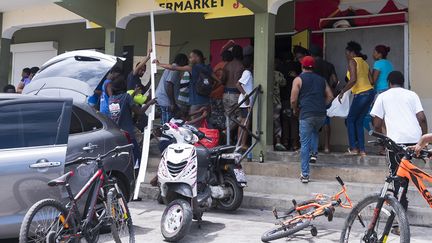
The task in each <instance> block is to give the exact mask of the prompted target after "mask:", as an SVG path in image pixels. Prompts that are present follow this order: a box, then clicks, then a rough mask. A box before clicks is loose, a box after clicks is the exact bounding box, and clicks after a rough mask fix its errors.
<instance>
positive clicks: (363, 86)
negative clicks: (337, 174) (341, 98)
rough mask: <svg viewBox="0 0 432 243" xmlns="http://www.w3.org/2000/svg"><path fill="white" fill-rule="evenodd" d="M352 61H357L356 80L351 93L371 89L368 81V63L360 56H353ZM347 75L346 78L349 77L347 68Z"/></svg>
mask: <svg viewBox="0 0 432 243" xmlns="http://www.w3.org/2000/svg"><path fill="white" fill-rule="evenodd" d="M354 61H355V62H356V63H357V81H356V83H355V85H354V86H353V87H352V90H351V91H352V93H353V94H360V93H363V92H365V91H368V90H371V89H373V86H372V84H371V83H370V81H369V64H368V63H367V62H366V61H365V60H363V58H361V57H354ZM347 77H348V79H350V78H351V75H350V72H349V70H348V72H347Z"/></svg>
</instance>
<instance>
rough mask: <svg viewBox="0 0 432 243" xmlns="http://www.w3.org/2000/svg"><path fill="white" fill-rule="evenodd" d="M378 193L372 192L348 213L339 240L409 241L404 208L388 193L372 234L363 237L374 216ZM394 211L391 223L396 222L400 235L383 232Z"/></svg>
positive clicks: (403, 242)
mask: <svg viewBox="0 0 432 243" xmlns="http://www.w3.org/2000/svg"><path fill="white" fill-rule="evenodd" d="M379 197H380V195H379V194H372V195H369V196H367V197H366V198H365V199H363V200H362V201H360V202H359V203H358V204H357V205H356V206H355V207H354V208H353V209H352V211H351V213H350V214H349V215H348V217H347V219H346V221H345V225H344V228H343V230H342V234H341V238H340V242H341V243H346V242H383V241H384V242H400V243H409V242H410V230H409V223H408V219H407V217H406V213H405V210H404V209H403V207H402V205H401V204H400V203H399V201H398V200H397V199H396V198H394V197H393V196H390V195H388V196H387V197H386V200H385V203H384V205H383V207H382V208H381V211H380V212H379V215H378V220H377V223H376V225H375V228H374V230H373V234H372V235H371V236H370V237H368V239H365V237H366V236H365V235H366V232H367V230H368V226H369V224H370V222H371V220H372V218H373V216H374V210H375V208H376V205H377V203H378V200H379ZM392 212H393V213H394V220H393V224H397V225H398V226H399V230H400V236H398V235H395V234H392V233H390V234H388V235H383V234H384V228H385V226H386V223H387V222H388V220H389V217H391V215H392Z"/></svg>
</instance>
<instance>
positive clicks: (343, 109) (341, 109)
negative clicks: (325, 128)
mask: <svg viewBox="0 0 432 243" xmlns="http://www.w3.org/2000/svg"><path fill="white" fill-rule="evenodd" d="M350 106H351V91H347V92H345V94H344V96H343V97H342V99H341V101H340V102H339V100H338V99H334V100H333V102H332V104H331V106H330V108H328V109H327V116H328V117H342V118H346V117H347V116H348V113H349V110H350Z"/></svg>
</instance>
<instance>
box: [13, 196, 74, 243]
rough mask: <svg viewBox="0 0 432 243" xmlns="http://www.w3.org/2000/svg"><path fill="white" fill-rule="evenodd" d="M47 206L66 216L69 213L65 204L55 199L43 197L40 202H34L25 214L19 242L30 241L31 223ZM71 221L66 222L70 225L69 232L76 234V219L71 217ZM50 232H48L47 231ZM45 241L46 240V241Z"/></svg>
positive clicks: (26, 242)
mask: <svg viewBox="0 0 432 243" xmlns="http://www.w3.org/2000/svg"><path fill="white" fill-rule="evenodd" d="M45 207H53V208H55V209H57V210H58V211H59V212H61V214H63V215H64V217H66V215H68V210H67V209H66V207H65V206H63V204H62V203H61V202H59V201H57V200H55V199H43V200H40V201H39V202H37V203H35V204H33V206H32V207H31V208H30V209H29V210H28V211H27V213H26V215H25V216H24V219H23V222H22V223H21V228H20V233H19V243H28V242H29V241H28V238H29V231H30V227H31V223H32V222H33V219H34V217H35V216H36V215H37V213H38V212H39V211H40V210H42V209H43V208H45ZM68 221H69V222H66V223H67V224H68V226H69V232H70V234H75V233H76V232H77V230H76V225H75V221H74V219H72V218H70V219H69V220H68ZM47 234H48V233H47ZM44 242H45V241H44ZM67 242H76V240H74V239H72V240H70V241H67Z"/></svg>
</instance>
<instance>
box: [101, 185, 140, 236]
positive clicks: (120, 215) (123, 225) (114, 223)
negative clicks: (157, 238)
mask: <svg viewBox="0 0 432 243" xmlns="http://www.w3.org/2000/svg"><path fill="white" fill-rule="evenodd" d="M107 206H108V210H107V212H108V215H109V217H110V218H111V234H112V236H113V238H114V240H115V242H116V243H121V242H123V243H134V242H135V231H134V228H133V223H132V217H131V215H130V212H129V208H128V205H127V203H126V199H125V198H124V197H123V195H122V194H119V193H118V192H117V190H116V189H115V188H112V189H111V190H110V192H109V193H108V197H107Z"/></svg>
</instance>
